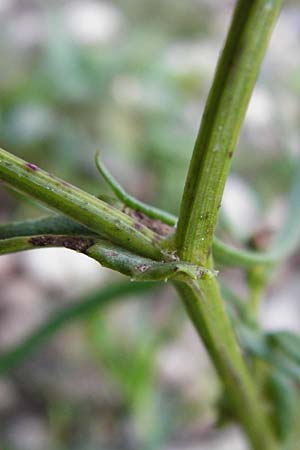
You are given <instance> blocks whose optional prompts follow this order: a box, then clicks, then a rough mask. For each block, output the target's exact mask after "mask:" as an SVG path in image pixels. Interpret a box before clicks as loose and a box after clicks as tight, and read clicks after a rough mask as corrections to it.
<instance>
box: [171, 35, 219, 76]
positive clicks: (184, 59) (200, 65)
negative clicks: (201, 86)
mask: <svg viewBox="0 0 300 450" xmlns="http://www.w3.org/2000/svg"><path fill="white" fill-rule="evenodd" d="M217 58H218V45H217V43H214V42H213V40H212V39H210V40H209V41H205V40H202V41H200V42H194V41H192V42H177V43H174V44H173V45H171V46H170V47H169V48H168V50H167V51H166V53H165V58H164V63H165V66H166V68H167V69H168V70H169V71H171V72H173V73H175V74H178V75H185V74H189V73H197V74H198V73H199V74H200V75H201V76H203V77H206V78H209V77H211V76H212V75H213V73H214V70H215V66H216V63H217Z"/></svg>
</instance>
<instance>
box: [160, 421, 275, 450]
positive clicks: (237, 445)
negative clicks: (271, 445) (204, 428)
mask: <svg viewBox="0 0 300 450" xmlns="http://www.w3.org/2000/svg"><path fill="white" fill-rule="evenodd" d="M203 441H204V442H201V441H200V442H196V443H195V444H194V445H193V444H187V445H180V444H179V443H177V444H174V445H170V446H168V447H164V448H163V450H247V449H248V446H247V444H246V442H245V439H244V437H243V436H242V433H241V431H240V430H239V429H238V428H237V427H234V426H231V427H228V428H226V429H225V430H221V431H220V432H218V433H214V436H213V437H209V439H207V440H206V439H203ZM266 450H267V449H266Z"/></svg>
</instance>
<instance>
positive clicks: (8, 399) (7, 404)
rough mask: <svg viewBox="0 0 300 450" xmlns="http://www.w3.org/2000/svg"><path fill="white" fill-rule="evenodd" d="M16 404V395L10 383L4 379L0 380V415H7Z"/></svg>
mask: <svg viewBox="0 0 300 450" xmlns="http://www.w3.org/2000/svg"><path fill="white" fill-rule="evenodd" d="M17 402H18V395H17V392H16V390H15V388H14V385H13V383H12V382H11V381H9V380H8V379H5V378H1V379H0V414H1V413H7V412H8V410H10V409H12V408H15V407H16V404H17Z"/></svg>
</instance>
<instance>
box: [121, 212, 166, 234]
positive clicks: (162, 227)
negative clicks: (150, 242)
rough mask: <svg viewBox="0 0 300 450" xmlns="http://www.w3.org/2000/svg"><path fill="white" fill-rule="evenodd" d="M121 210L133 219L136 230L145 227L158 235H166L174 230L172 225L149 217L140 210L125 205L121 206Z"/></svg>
mask: <svg viewBox="0 0 300 450" xmlns="http://www.w3.org/2000/svg"><path fill="white" fill-rule="evenodd" d="M123 212H124V213H125V214H127V215H128V216H130V217H132V218H133V219H135V223H134V228H135V229H136V230H143V227H146V228H149V229H150V230H152V231H154V232H155V233H157V234H158V235H159V236H167V235H168V234H170V233H171V232H172V231H174V227H171V226H170V225H167V224H165V223H163V222H161V221H160V220H158V219H151V218H150V217H148V216H147V215H146V214H144V213H142V212H141V211H137V210H135V209H132V208H128V207H127V206H126V207H125V208H123Z"/></svg>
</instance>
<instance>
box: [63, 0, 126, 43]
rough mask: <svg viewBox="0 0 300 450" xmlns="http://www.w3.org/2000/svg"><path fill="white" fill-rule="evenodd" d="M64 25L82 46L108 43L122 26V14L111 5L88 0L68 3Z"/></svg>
mask: <svg viewBox="0 0 300 450" xmlns="http://www.w3.org/2000/svg"><path fill="white" fill-rule="evenodd" d="M64 23H65V25H66V27H67V29H68V30H69V32H70V33H71V35H72V37H73V39H74V40H76V41H78V42H79V43H81V44H96V43H107V42H110V41H111V40H112V39H114V38H115V37H116V36H117V34H118V32H119V30H120V26H121V14H120V12H119V11H118V10H117V8H116V7H115V6H114V5H112V4H111V3H108V2H107V3H106V2H102V1H93V0H90V1H89V0H88V1H85V2H82V1H73V2H68V3H67V4H66V6H65V9H64Z"/></svg>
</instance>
